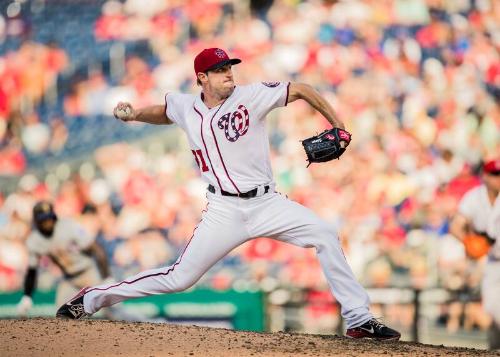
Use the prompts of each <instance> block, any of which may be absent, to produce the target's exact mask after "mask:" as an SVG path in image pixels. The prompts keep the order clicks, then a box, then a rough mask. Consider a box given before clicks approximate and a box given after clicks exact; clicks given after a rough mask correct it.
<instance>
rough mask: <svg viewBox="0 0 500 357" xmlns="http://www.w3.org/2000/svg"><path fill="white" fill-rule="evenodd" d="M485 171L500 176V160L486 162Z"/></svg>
mask: <svg viewBox="0 0 500 357" xmlns="http://www.w3.org/2000/svg"><path fill="white" fill-rule="evenodd" d="M483 171H484V172H486V173H488V174H499V173H500V159H496V160H489V161H486V162H485V163H484V165H483Z"/></svg>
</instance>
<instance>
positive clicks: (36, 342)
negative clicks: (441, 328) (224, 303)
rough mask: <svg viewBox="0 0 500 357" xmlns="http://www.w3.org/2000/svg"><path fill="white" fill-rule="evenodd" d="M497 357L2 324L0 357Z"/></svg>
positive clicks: (223, 335) (220, 334) (170, 330)
mask: <svg viewBox="0 0 500 357" xmlns="http://www.w3.org/2000/svg"><path fill="white" fill-rule="evenodd" d="M361 355H362V356H380V355H383V356H443V355H447V356H500V352H491V351H483V350H475V349H466V348H450V347H443V346H431V345H423V344H418V343H411V342H373V341H359V340H350V339H347V338H345V337H338V336H325V335H306V334H290V333H255V332H245V331H233V330H226V329H216V328H207V327H197V326H179V325H169V324H153V323H124V322H112V321H102V320H83V321H70V320H58V319H47V318H35V319H27V320H0V356H2V357H10V356H71V357H75V356H203V357H205V356H217V357H219V356H221V357H222V356H224V357H226V356H234V357H239V356H361Z"/></svg>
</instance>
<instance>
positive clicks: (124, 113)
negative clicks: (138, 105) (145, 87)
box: [116, 106, 132, 120]
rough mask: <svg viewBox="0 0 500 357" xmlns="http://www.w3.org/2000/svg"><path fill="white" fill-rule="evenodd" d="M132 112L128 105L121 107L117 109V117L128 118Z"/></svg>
mask: <svg viewBox="0 0 500 357" xmlns="http://www.w3.org/2000/svg"><path fill="white" fill-rule="evenodd" d="M130 114H132V110H131V109H130V107H128V106H123V107H119V108H118V109H116V117H117V118H118V119H122V120H126V119H128V118H129V117H130Z"/></svg>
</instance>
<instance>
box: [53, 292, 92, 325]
mask: <svg viewBox="0 0 500 357" xmlns="http://www.w3.org/2000/svg"><path fill="white" fill-rule="evenodd" d="M88 289H89V288H88V287H87V288H83V289H82V290H80V292H79V293H78V294H76V295H75V296H74V297H72V298H71V299H70V300H69V301H68V302H67V303H65V304H64V305H62V306H61V307H60V308H59V310H57V312H56V317H59V318H62V319H73V320H80V319H82V318H84V317H85V316H90V314H87V313H86V312H85V309H84V308H83V296H84V295H85V293H86V292H87V290H88Z"/></svg>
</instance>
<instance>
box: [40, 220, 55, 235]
mask: <svg viewBox="0 0 500 357" xmlns="http://www.w3.org/2000/svg"><path fill="white" fill-rule="evenodd" d="M55 223H56V221H55V220H53V219H52V218H49V219H44V220H43V221H41V222H40V223H39V224H38V228H39V229H40V231H42V232H47V233H51V232H52V231H53V230H54V225H55Z"/></svg>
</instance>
